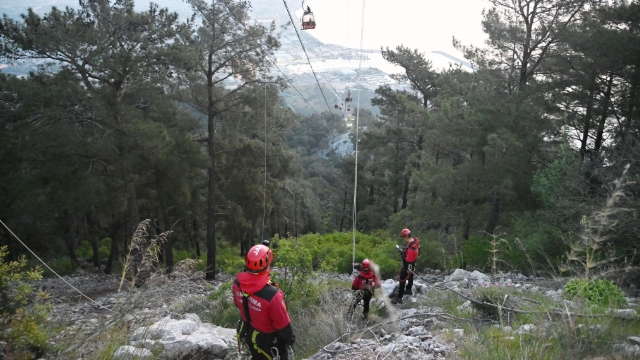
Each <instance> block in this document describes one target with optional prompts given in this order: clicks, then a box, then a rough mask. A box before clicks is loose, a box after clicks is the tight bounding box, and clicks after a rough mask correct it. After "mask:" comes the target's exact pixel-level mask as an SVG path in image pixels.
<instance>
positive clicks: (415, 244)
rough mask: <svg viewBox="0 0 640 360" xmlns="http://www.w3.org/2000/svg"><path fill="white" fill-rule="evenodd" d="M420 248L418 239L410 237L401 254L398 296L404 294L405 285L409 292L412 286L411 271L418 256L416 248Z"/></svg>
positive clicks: (413, 269) (400, 296)
mask: <svg viewBox="0 0 640 360" xmlns="http://www.w3.org/2000/svg"><path fill="white" fill-rule="evenodd" d="M419 249H420V240H418V238H412V239H411V241H410V242H409V244H407V247H406V248H405V249H404V252H403V254H402V269H401V270H400V279H399V280H400V286H399V288H398V298H399V299H402V297H403V296H404V291H405V285H406V289H407V292H411V287H412V286H413V272H414V271H415V266H416V259H417V258H418V250H419Z"/></svg>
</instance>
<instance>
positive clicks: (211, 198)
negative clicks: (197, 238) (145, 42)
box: [206, 19, 216, 280]
mask: <svg viewBox="0 0 640 360" xmlns="http://www.w3.org/2000/svg"><path fill="white" fill-rule="evenodd" d="M213 23H214V24H215V19H214V21H213ZM214 34H215V29H214ZM208 64H209V65H208V66H209V67H208V69H207V101H208V104H207V128H208V130H209V136H208V137H207V153H208V155H209V159H210V160H211V163H210V164H209V171H208V175H209V179H208V181H207V185H208V190H209V194H208V196H207V240H206V241H207V270H206V274H207V275H206V278H207V280H213V279H215V278H216V151H215V150H216V147H215V136H214V135H215V131H216V129H215V120H216V115H215V108H214V101H213V90H214V89H213V86H214V84H213V75H214V71H213V52H212V51H210V52H209V58H208Z"/></svg>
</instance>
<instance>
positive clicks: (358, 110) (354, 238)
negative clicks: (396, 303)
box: [351, 0, 366, 274]
mask: <svg viewBox="0 0 640 360" xmlns="http://www.w3.org/2000/svg"><path fill="white" fill-rule="evenodd" d="M365 1H366V0H362V23H361V24H360V61H359V63H358V81H357V89H358V104H357V107H356V137H355V158H356V159H355V170H354V178H353V211H352V221H351V222H352V224H353V241H352V242H353V245H352V251H353V257H352V261H351V273H352V274H353V273H354V272H355V267H356V264H355V263H356V215H357V209H356V200H357V195H358V139H359V137H358V136H359V129H358V124H359V120H360V79H361V76H362V43H363V40H364V10H365V6H364V5H365Z"/></svg>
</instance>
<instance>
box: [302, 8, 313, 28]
mask: <svg viewBox="0 0 640 360" xmlns="http://www.w3.org/2000/svg"><path fill="white" fill-rule="evenodd" d="M300 22H302V30H311V29H315V28H316V18H315V17H314V16H313V13H312V12H311V11H306V10H305V12H304V14H303V15H302V19H300Z"/></svg>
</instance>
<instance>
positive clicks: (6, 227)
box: [0, 220, 113, 311]
mask: <svg viewBox="0 0 640 360" xmlns="http://www.w3.org/2000/svg"><path fill="white" fill-rule="evenodd" d="M0 224H2V226H4V227H5V229H7V231H9V233H10V234H11V235H13V237H14V238H16V240H18V242H19V243H20V244H22V246H24V247H25V249H27V251H29V252H30V253H31V255H33V256H34V257H35V258H36V259H38V261H40V262H41V263H42V265H44V267H46V268H47V269H49V271H51V272H52V273H53V274H54V275H55V276H57V277H58V278H59V279H60V280H62V281H63V282H64V283H65V284H67V285H69V287H71V288H72V289H73V290H75V291H76V292H78V294H80V295H82V296H83V297H85V298H86V299H88V300H89V301H91V302H92V303H93V304H95V305H96V306H98V307H101V308H103V309H105V310H108V311H113V310H111V309H109V308H107V307H104V306H102V305H100V304H98V303H97V302H96V301H95V300H93V299H92V298H90V297H88V296H87V295H85V294H84V293H83V292H82V291H80V290H78V288H76V287H75V286H73V285H71V284H69V282H68V281H67V280H65V279H63V278H62V276H60V275H58V273H57V272H55V270H53V269H52V268H51V267H50V266H49V265H47V263H45V262H44V261H43V260H42V259H40V257H39V256H38V255H36V253H34V252H33V251H32V250H31V249H30V248H29V247H28V246H27V244H25V243H23V242H22V240H20V238H19V237H18V236H17V235H16V234H14V233H13V231H11V229H9V227H8V226H7V224H5V223H4V222H2V220H0Z"/></svg>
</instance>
